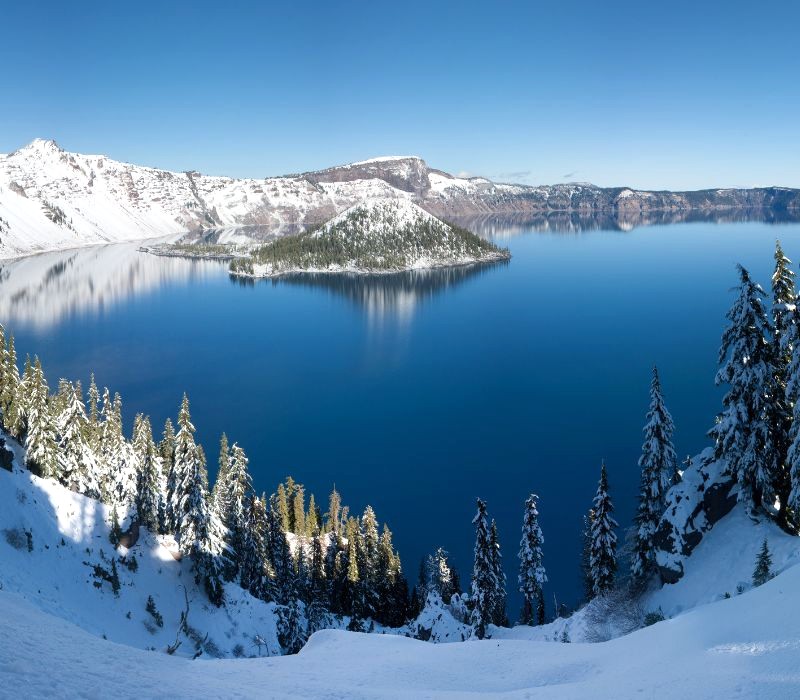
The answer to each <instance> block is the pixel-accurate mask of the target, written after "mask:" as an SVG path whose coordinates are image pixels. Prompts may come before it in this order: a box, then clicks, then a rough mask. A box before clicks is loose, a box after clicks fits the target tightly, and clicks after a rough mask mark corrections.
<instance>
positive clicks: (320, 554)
mask: <svg viewBox="0 0 800 700" xmlns="http://www.w3.org/2000/svg"><path fill="white" fill-rule="evenodd" d="M326 537H327V536H326V535H323V534H322V533H321V532H320V530H319V528H317V529H316V530H315V531H314V534H313V535H312V541H311V583H310V586H309V598H310V601H309V604H308V606H307V608H306V614H307V616H308V633H309V634H313V633H314V632H316V631H317V630H321V629H323V628H324V626H325V625H326V624H327V611H328V605H329V602H328V584H327V581H326V576H325V558H326V552H325V550H324V549H323V541H324V539H325V538H326Z"/></svg>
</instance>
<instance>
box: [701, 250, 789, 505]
mask: <svg viewBox="0 0 800 700" xmlns="http://www.w3.org/2000/svg"><path fill="white" fill-rule="evenodd" d="M739 277H740V284H739V294H738V297H737V299H736V301H735V302H734V304H733V306H732V307H731V309H730V311H728V314H727V317H728V320H729V321H730V323H731V325H730V326H729V327H728V328H727V329H726V330H725V332H724V334H723V336H722V346H721V348H720V354H719V357H720V364H721V367H720V370H719V372H717V376H716V382H717V384H723V383H724V384H727V385H728V386H729V390H728V393H727V394H726V395H725V397H724V399H723V401H722V403H723V410H722V413H721V414H720V415H719V416H718V418H717V422H716V425H714V427H713V428H712V429H711V430H710V431H709V435H710V436H711V437H712V438H713V439H714V441H715V452H716V456H717V458H719V459H725V460H726V461H727V464H728V469H729V470H730V471H731V473H732V474H733V475H734V477H735V478H736V480H737V482H738V483H739V489H740V490H739V500H740V501H741V502H743V503H744V504H745V505H746V506H747V508H748V509H749V510H750V511H751V512H753V511H755V510H756V509H758V508H759V507H760V506H761V505H762V503H772V502H773V500H774V498H775V496H776V495H777V490H778V482H779V480H780V470H781V459H780V455H779V454H778V445H777V444H776V435H775V430H774V423H773V418H774V416H775V415H776V409H775V406H774V401H775V399H776V394H775V390H776V387H775V382H774V378H775V371H774V365H773V357H772V355H773V352H772V349H773V348H772V345H771V343H770V341H769V340H768V339H769V338H770V334H771V329H770V324H769V321H768V320H767V316H766V313H765V311H764V304H763V298H764V296H765V295H764V290H763V289H761V287H760V286H759V285H758V284H756V283H755V282H753V280H752V279H751V278H750V275H749V273H748V272H747V270H745V269H744V268H743V267H742V266H741V265H739Z"/></svg>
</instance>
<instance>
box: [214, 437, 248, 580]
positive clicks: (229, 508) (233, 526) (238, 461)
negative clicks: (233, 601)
mask: <svg viewBox="0 0 800 700" xmlns="http://www.w3.org/2000/svg"><path fill="white" fill-rule="evenodd" d="M247 462H248V460H247V455H245V453H244V450H243V449H242V448H241V447H240V446H239V445H238V444H236V443H234V444H233V447H232V448H231V451H230V459H229V464H228V468H227V469H226V471H225V473H224V474H223V479H224V481H223V483H222V484H221V491H220V495H221V501H220V502H221V505H222V512H221V514H220V517H221V520H222V524H223V525H224V526H225V529H226V534H225V544H226V545H227V546H226V554H225V564H224V574H225V578H226V579H227V580H228V581H233V580H234V579H235V578H237V577H238V576H239V572H240V569H241V566H242V564H243V552H244V550H245V547H246V544H245V540H246V538H247V501H248V500H249V498H250V496H251V493H252V491H253V482H252V479H251V478H250V472H248V470H247Z"/></svg>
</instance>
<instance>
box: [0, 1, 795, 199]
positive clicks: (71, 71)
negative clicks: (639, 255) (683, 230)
mask: <svg viewBox="0 0 800 700" xmlns="http://www.w3.org/2000/svg"><path fill="white" fill-rule="evenodd" d="M0 26H1V27H2V28H3V31H2V42H0V59H2V69H0V152H3V151H10V150H13V149H14V148H16V147H18V146H20V145H22V144H24V143H26V142H28V141H30V140H31V139H32V138H34V137H36V136H45V137H52V138H55V139H56V140H58V141H59V142H60V143H61V145H62V146H64V147H65V148H68V149H70V150H76V151H82V152H92V153H106V154H108V155H110V156H112V157H114V158H118V159H121V160H128V161H133V162H137V163H142V164H148V165H154V166H159V167H165V168H171V169H175V170H185V169H197V170H200V171H202V172H207V173H214V174H229V175H235V176H252V177H263V176H265V175H276V174H281V173H287V172H297V171H302V170H310V169H315V168H320V167H324V166H327V165H332V164H336V163H341V162H347V161H352V160H358V159H363V158H368V157H372V156H376V155H384V154H415V155H420V156H422V157H424V158H425V159H426V160H427V161H428V162H429V163H430V164H431V165H433V166H434V167H438V168H442V169H444V170H448V171H450V172H454V173H458V172H462V173H470V174H481V175H488V176H490V177H494V178H497V179H501V180H512V181H521V182H530V183H551V182H563V181H567V180H578V181H590V182H595V183H597V184H600V185H623V184H624V185H631V186H636V187H647V188H672V189H678V188H699V187H713V186H750V185H769V184H782V185H791V186H796V187H800V39H798V36H800V3H796V2H792V1H789V0H785V1H784V2H773V1H771V0H766V1H763V2H760V3H749V2H748V3H740V2H737V1H736V0H731V1H729V2H726V3H722V2H702V1H697V0H696V1H695V2H691V3H685V2H682V1H680V0H679V1H677V2H670V3H652V2H647V0H640V1H639V2H635V3H634V2H611V1H610V2H597V1H595V2H582V1H579V0H578V1H574V2H569V3H566V2H565V3H560V2H552V1H550V2H546V3H541V2H536V1H533V0H532V1H529V2H519V3H518V2H495V3H489V2H480V3H472V2H459V3H444V2H436V1H435V0H429V1H428V2H422V3H417V2H413V1H411V0H408V1H407V2H404V3H383V2H375V1H374V0H373V2H302V3H290V2H286V3H280V4H278V3H267V2H258V3H256V2H253V3H244V2H235V1H229V2H225V3H221V2H214V3H211V2H204V1H203V0H197V1H195V2H191V3H189V2H185V3H182V2H169V3H148V2H137V3H124V4H123V3H114V2H112V3H109V2H103V3H99V2H97V3H95V2H83V1H82V2H80V3H63V2H35V3H34V2H30V3H13V4H12V3H3V4H2V7H0Z"/></svg>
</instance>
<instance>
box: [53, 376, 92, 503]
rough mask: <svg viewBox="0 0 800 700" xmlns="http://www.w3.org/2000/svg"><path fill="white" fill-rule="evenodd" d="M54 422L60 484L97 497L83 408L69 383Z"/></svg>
mask: <svg viewBox="0 0 800 700" xmlns="http://www.w3.org/2000/svg"><path fill="white" fill-rule="evenodd" d="M58 424H59V431H58V432H59V442H58V448H59V449H58V460H59V465H60V469H59V478H60V480H61V483H62V484H64V486H66V487H67V488H68V489H71V490H72V491H75V492H76V493H82V494H83V495H84V496H88V497H89V498H100V483H99V481H98V479H97V473H98V468H97V462H96V459H95V456H94V453H93V452H92V450H91V448H90V446H89V444H88V442H87V432H86V426H87V424H88V419H87V417H86V409H85V407H84V405H83V401H82V400H81V397H80V395H79V394H78V390H77V388H76V387H75V386H73V385H70V386H69V394H68V397H67V403H66V406H65V407H64V411H63V413H62V414H61V416H60V417H59V420H58Z"/></svg>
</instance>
